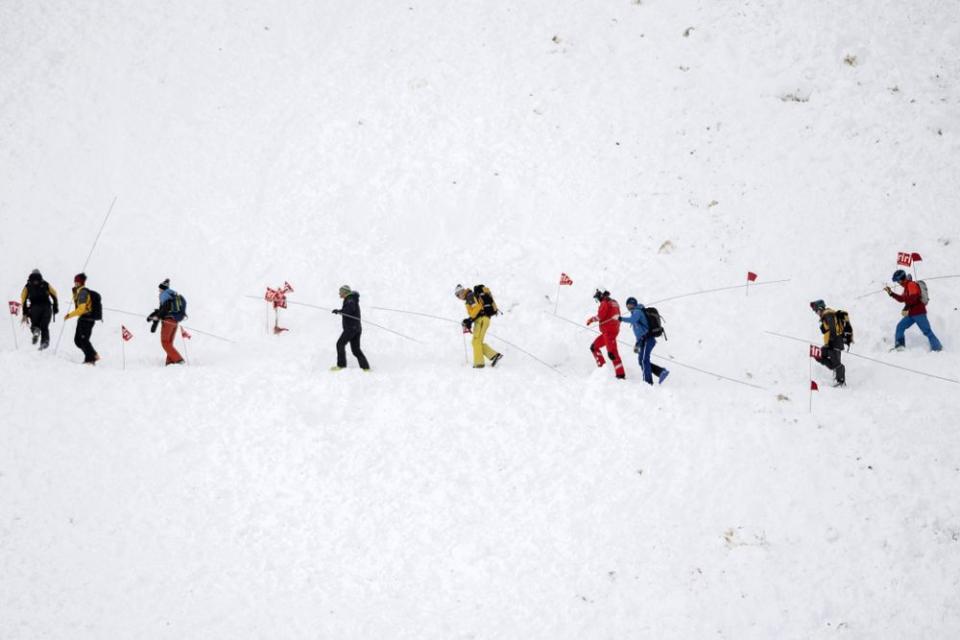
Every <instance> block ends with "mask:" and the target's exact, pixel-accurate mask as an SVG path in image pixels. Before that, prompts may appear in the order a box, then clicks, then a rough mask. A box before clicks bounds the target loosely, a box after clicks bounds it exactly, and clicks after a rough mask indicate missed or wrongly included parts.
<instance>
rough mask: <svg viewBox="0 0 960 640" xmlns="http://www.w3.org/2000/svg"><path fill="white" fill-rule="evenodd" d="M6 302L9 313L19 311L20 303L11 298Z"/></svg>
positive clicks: (12, 313) (13, 313)
mask: <svg viewBox="0 0 960 640" xmlns="http://www.w3.org/2000/svg"><path fill="white" fill-rule="evenodd" d="M7 304H8V305H9V306H10V315H12V316H15V315H17V313H19V312H20V303H19V302H17V301H16V300H11V301H10V302H8V303H7Z"/></svg>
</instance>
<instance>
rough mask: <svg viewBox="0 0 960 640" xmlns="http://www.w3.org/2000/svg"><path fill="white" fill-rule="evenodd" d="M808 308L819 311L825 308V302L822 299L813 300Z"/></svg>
mask: <svg viewBox="0 0 960 640" xmlns="http://www.w3.org/2000/svg"><path fill="white" fill-rule="evenodd" d="M810 308H811V309H813V310H814V311H816V312H818V313H819V312H821V311H823V310H824V309H826V308H827V304H826V303H825V302H824V301H823V300H814V301H813V302H811V303H810Z"/></svg>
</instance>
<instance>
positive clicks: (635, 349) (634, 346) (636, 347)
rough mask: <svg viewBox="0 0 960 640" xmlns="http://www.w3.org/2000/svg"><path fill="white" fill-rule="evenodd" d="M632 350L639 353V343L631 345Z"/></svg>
mask: <svg viewBox="0 0 960 640" xmlns="http://www.w3.org/2000/svg"><path fill="white" fill-rule="evenodd" d="M633 352H634V353H640V345H639V344H635V345H633Z"/></svg>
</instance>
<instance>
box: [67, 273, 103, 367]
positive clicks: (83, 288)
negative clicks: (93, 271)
mask: <svg viewBox="0 0 960 640" xmlns="http://www.w3.org/2000/svg"><path fill="white" fill-rule="evenodd" d="M102 313H103V312H102V311H101V308H100V296H99V294H96V293H94V292H93V291H90V290H89V289H87V275H86V274H85V273H78V274H77V275H76V276H74V278H73V311H71V312H70V313H68V314H67V315H65V316H63V319H64V321H66V320H69V319H70V318H76V319H77V331H76V333H75V334H74V336H73V344H75V345H77V348H78V349H80V350H81V351H83V364H96V363H97V360H99V359H100V355H99V354H98V353H97V350H96V349H94V348H93V345H92V344H90V336H91V335H92V334H93V325H94V324H95V323H96V322H97V320H100V316H101V314H102Z"/></svg>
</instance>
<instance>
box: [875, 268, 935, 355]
mask: <svg viewBox="0 0 960 640" xmlns="http://www.w3.org/2000/svg"><path fill="white" fill-rule="evenodd" d="M893 281H894V282H896V283H897V284H899V285H900V286H901V287H903V293H894V292H893V291H891V290H890V287H884V288H883V289H884V291H886V292H887V294H888V295H889V296H890V297H891V298H893V299H894V300H896V301H898V302H902V303H903V311H902V312H901V315H902V316H903V319H902V320H900V322H898V323H897V330H896V331H895V332H894V342H893V348H894V349H896V350H897V351H900V350H902V349H903V348H904V345H905V344H906V338H905V337H904V335H903V334H904V332H905V331H906V330H907V329H909V328H910V327H912V326H913V325H917V326H918V327H920V331H921V332H923V335H925V336H927V340H929V341H930V350H931V351H940V350H941V349H943V345H942V344H940V339H939V338H937V336H936V335H935V334H934V333H933V329H931V328H930V321H929V320H927V305H926V304H924V302H923V295H922V294H921V292H920V285H919V284H917V283H916V282H914V281H913V280H912V279H911V278H910V276H908V275H907V273H906V272H905V271H904V270H903V269H897V270H896V271H894V272H893Z"/></svg>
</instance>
